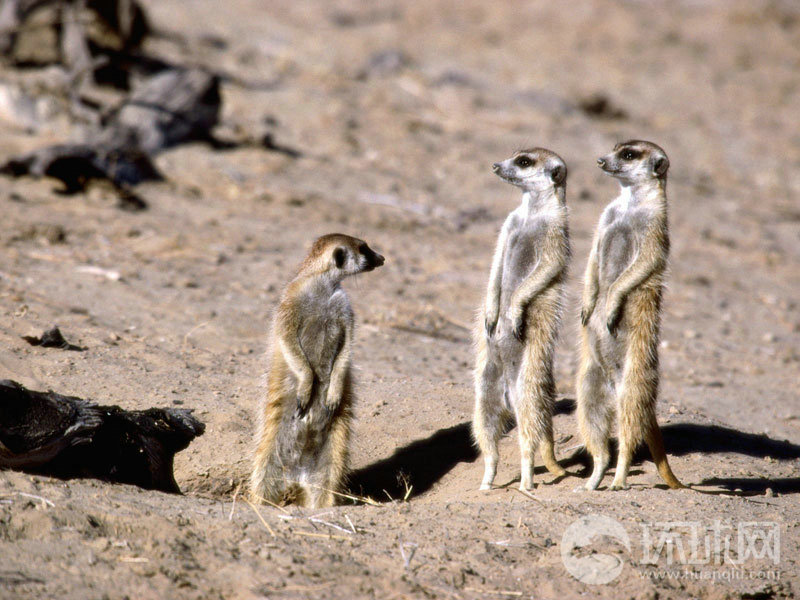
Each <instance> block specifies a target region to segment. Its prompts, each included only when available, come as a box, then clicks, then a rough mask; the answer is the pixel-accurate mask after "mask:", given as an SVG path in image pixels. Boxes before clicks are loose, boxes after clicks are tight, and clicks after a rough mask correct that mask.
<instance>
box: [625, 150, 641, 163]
mask: <svg viewBox="0 0 800 600" xmlns="http://www.w3.org/2000/svg"><path fill="white" fill-rule="evenodd" d="M641 156H642V153H641V152H639V151H638V150H631V149H630V148H625V149H624V150H623V151H622V152H621V153H620V157H621V158H622V160H636V159H637V158H640V157H641Z"/></svg>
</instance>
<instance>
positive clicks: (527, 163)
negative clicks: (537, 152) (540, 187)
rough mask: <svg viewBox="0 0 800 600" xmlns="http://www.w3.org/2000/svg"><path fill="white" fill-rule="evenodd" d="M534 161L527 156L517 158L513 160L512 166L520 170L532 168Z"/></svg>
mask: <svg viewBox="0 0 800 600" xmlns="http://www.w3.org/2000/svg"><path fill="white" fill-rule="evenodd" d="M535 162H536V161H535V160H533V159H532V158H530V157H529V156H518V157H517V158H516V159H514V164H515V165H517V166H518V167H519V168H520V169H527V168H528V167H532V166H533V165H534V163H535Z"/></svg>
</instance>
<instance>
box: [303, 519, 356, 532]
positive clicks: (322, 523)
mask: <svg viewBox="0 0 800 600" xmlns="http://www.w3.org/2000/svg"><path fill="white" fill-rule="evenodd" d="M308 520H309V521H311V522H312V523H319V524H320V525H327V526H328V527H333V528H334V529H338V530H339V531H343V532H344V533H346V534H348V535H352V532H351V531H350V530H349V529H345V528H344V527H341V526H339V525H336V524H335V523H329V522H328V521H323V520H322V519H317V518H314V517H309V518H308Z"/></svg>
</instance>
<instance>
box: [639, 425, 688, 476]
mask: <svg viewBox="0 0 800 600" xmlns="http://www.w3.org/2000/svg"><path fill="white" fill-rule="evenodd" d="M646 426H647V430H646V431H645V440H646V441H647V446H648V447H649V448H650V454H652V455H653V462H655V463H656V468H658V474H659V475H661V479H663V480H664V483H666V484H667V485H668V486H669V487H670V488H671V489H673V490H677V489H681V488H685V487H686V486H685V485H683V484H682V483H681V482H680V480H679V479H678V478H677V477H675V474H674V473H673V472H672V469H671V468H670V466H669V461H668V460H667V453H666V451H665V450H664V438H663V437H662V435H661V429H660V428H659V426H658V421H657V420H656V416H655V414H652V415H650V419H649V423H647V424H646Z"/></svg>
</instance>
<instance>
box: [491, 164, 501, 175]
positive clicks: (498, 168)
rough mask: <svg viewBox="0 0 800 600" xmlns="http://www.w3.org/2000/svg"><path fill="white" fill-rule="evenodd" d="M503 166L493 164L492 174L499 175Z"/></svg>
mask: <svg viewBox="0 0 800 600" xmlns="http://www.w3.org/2000/svg"><path fill="white" fill-rule="evenodd" d="M501 166H502V165H501V164H500V163H492V172H493V173H497V172H498V171H499V170H500V168H501Z"/></svg>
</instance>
